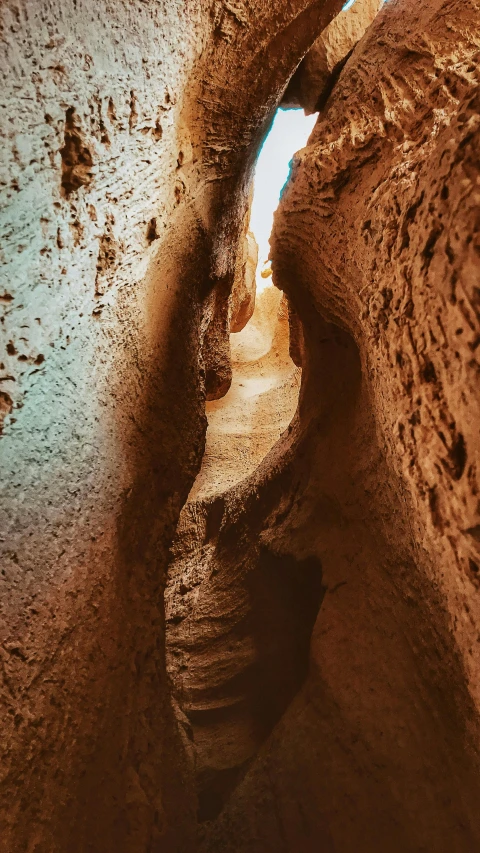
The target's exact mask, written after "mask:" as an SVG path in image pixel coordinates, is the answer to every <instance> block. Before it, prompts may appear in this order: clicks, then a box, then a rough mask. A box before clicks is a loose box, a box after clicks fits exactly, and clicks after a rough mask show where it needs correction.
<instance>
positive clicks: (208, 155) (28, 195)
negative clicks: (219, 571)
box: [0, 0, 340, 853]
mask: <svg viewBox="0 0 480 853" xmlns="http://www.w3.org/2000/svg"><path fill="white" fill-rule="evenodd" d="M339 5H340V3H339V2H336V0H325V2H324V0H321V2H320V0H317V2H314V3H311V2H308V0H294V2H293V3H291V2H288V3H287V2H286V0H274V2H269V3H268V4H267V3H259V4H256V5H255V7H251V6H246V5H244V4H243V3H235V4H231V3H227V2H215V3H213V4H204V3H201V2H199V1H197V0H191V2H188V4H185V3H182V2H179V0H178V2H177V0H171V2H170V0H169V2H166V3H160V4H159V3H157V2H153V0H132V2H125V0H118V2H117V0H115V2H108V3H106V2H104V0H101V2H99V3H96V4H92V3H77V0H66V2H62V3H60V2H57V0H52V2H50V3H48V4H45V3H43V2H41V0H15V2H14V0H6V2H5V3H3V4H2V36H1V37H2V58H1V60H0V76H1V81H2V105H1V106H2V110H1V134H2V146H1V155H0V157H1V163H0V180H1V182H2V194H1V199H0V202H1V223H0V227H1V255H0V260H1V264H2V272H1V282H0V312H1V314H2V324H1V327H0V333H1V336H2V344H1V346H2V350H3V352H2V353H1V354H0V380H1V389H0V417H1V420H2V432H1V435H0V455H1V456H0V465H1V473H0V484H1V502H0V554H1V556H0V563H1V576H0V581H1V583H2V596H1V624H2V646H1V647H0V655H1V657H2V667H3V671H2V679H3V687H2V721H3V728H2V750H1V758H0V763H1V776H0V778H1V782H0V802H1V808H0V838H1V842H0V846H1V847H2V849H3V850H5V851H6V852H7V851H8V853H13V851H15V853H16V851H17V850H18V851H20V850H31V851H33V850H35V851H36V853H57V851H58V853H65V851H67V850H68V851H69V853H76V851H79V853H80V851H82V853H83V851H86V850H92V851H95V853H97V851H98V853H105V851H107V850H115V851H118V853H127V851H128V853H130V851H132V853H133V851H135V853H138V851H139V850H147V849H150V850H155V851H159V850H161V851H166V853H174V851H177V850H180V849H182V850H184V849H186V848H187V849H188V847H189V846H190V847H191V846H192V845H193V843H194V841H193V835H194V811H195V801H194V796H193V789H192V788H191V787H190V785H191V777H192V771H191V768H190V766H189V754H188V750H187V749H185V748H184V747H185V741H183V746H182V741H181V740H180V736H179V735H178V733H177V727H176V724H175V720H174V716H173V712H172V710H171V707H170V698H169V689H168V683H167V678H166V673H165V662H164V616H163V588H164V583H165V576H166V564H167V555H168V548H169V545H170V543H171V539H172V536H173V532H174V529H175V526H176V523H177V520H178V515H179V512H180V509H181V507H182V506H183V504H184V502H185V500H186V497H187V494H188V491H189V489H190V487H191V485H192V483H193V480H194V477H195V475H196V473H197V471H198V468H199V465H200V461H201V456H202V452H203V443H204V432H205V416H204V413H203V406H204V398H205V378H206V377H205V370H204V368H203V367H202V364H201V363H200V361H201V358H200V355H199V353H200V347H201V344H202V341H203V343H205V341H206V339H207V338H208V336H207V334H206V331H207V329H208V325H209V322H210V320H211V317H212V313H215V312H216V311H219V312H224V313H223V315H222V316H226V314H225V310H224V305H225V304H226V303H228V298H229V290H230V288H231V284H232V281H233V275H234V267H235V258H236V247H237V241H238V236H239V234H240V233H241V228H242V223H243V221H244V213H245V210H246V207H247V201H248V194H249V189H250V188H249V183H250V175H251V170H252V167H253V162H254V159H255V154H256V151H257V149H258V145H259V143H260V141H261V138H262V136H263V134H264V133H265V132H266V129H267V127H268V122H269V120H270V118H271V115H272V114H273V111H274V109H275V106H276V103H277V102H278V99H279V97H280V93H281V91H282V89H283V88H284V86H285V81H286V80H287V79H288V77H289V76H290V75H291V73H292V70H293V69H294V68H295V66H296V65H297V64H298V61H299V58H300V57H301V56H302V55H303V54H304V53H305V51H306V50H308V48H309V47H310V45H311V43H312V41H313V39H314V38H315V35H316V34H317V33H318V32H319V31H320V30H321V29H322V28H323V27H324V26H325V24H326V23H327V22H328V20H330V18H331V17H332V15H333V14H334V12H335V11H337V10H338V7H339ZM272 52H273V54H275V53H277V52H278V55H279V62H278V64H277V63H275V64H274V65H272V64H271V63H270V62H266V58H267V57H269V56H271V55H272ZM246 69H248V70H246ZM219 291H221V292H219ZM212 294H215V295H214V296H212ZM221 333H222V335H223V336H224V338H225V339H228V333H229V328H228V322H225V323H224V324H223V325H222V326H221ZM222 345H223V344H222V341H219V349H221V346H222ZM212 361H214V359H213V358H212ZM202 369H203V371H204V372H203V379H202V373H201V371H202ZM207 384H208V383H207Z"/></svg>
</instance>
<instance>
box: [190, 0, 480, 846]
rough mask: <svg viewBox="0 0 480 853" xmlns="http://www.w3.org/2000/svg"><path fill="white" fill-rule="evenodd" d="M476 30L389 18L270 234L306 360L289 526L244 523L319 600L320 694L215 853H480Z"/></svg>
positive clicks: (370, 40)
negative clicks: (307, 562)
mask: <svg viewBox="0 0 480 853" xmlns="http://www.w3.org/2000/svg"><path fill="white" fill-rule="evenodd" d="M479 27H480V8H479V4H478V3H477V2H474V1H473V0H471V1H470V2H466V3H464V2H457V0H427V2H425V3H423V4H422V5H419V4H416V3H413V2H410V0H397V2H389V3H387V4H385V6H384V8H383V9H382V11H381V12H380V13H379V15H378V17H377V18H376V20H375V22H374V24H373V25H372V27H371V28H370V30H369V32H368V34H367V35H366V37H365V38H364V39H363V40H362V42H361V43H360V44H359V46H358V47H357V49H356V50H355V51H354V53H353V55H352V57H351V58H350V60H349V61H348V63H347V64H346V66H345V69H344V71H343V72H342V74H341V76H340V79H339V82H338V84H337V85H336V87H335V88H334V89H333V92H332V94H331V97H330V100H329V103H328V104H327V106H326V108H325V111H324V113H323V114H322V115H321V117H320V119H319V121H318V123H317V126H316V128H315V130H314V132H313V134H312V136H311V138H310V141H309V144H308V146H307V148H306V149H305V150H304V151H303V152H301V153H300V154H299V156H298V157H297V160H296V163H295V164H294V168H293V173H292V178H291V181H290V184H289V185H288V187H287V189H286V191H285V193H284V195H283V197H282V202H281V205H280V208H279V211H278V213H277V215H276V220H275V227H274V234H273V247H272V249H273V271H274V278H275V282H276V284H277V285H278V286H281V287H282V288H283V289H284V290H285V291H286V292H287V294H288V296H289V298H290V299H291V301H292V304H293V307H294V309H295V311H296V312H297V314H298V317H299V318H300V320H301V322H302V325H303V333H304V343H305V354H304V357H303V359H302V361H303V371H302V373H303V382H302V392H301V399H300V408H299V416H298V431H297V428H296V429H295V430H294V431H293V432H292V435H291V437H290V441H289V443H288V447H287V448H285V447H283V448H282V447H281V446H277V447H276V448H274V450H273V451H272V456H271V460H270V461H271V464H272V466H273V465H275V464H276V465H277V466H278V474H277V476H278V478H279V479H280V478H284V477H285V476H286V472H287V471H288V472H290V473H289V477H290V486H289V487H287V486H286V484H285V483H284V485H283V488H282V501H283V502H284V506H285V510H284V512H279V513H278V514H277V515H275V516H273V515H269V513H268V511H266V512H265V513H264V515H263V521H262V522H259V518H258V510H257V512H256V514H255V519H256V524H257V525H259V524H260V527H261V532H259V538H260V540H261V541H263V538H264V537H268V542H269V547H270V548H275V550H277V551H281V550H282V549H286V548H287V547H288V551H289V553H290V554H291V555H293V556H294V557H295V558H296V559H297V560H298V559H300V558H302V557H304V556H306V555H308V556H309V558H311V557H314V558H315V559H316V560H317V561H318V562H319V564H320V565H321V567H322V584H323V585H324V587H325V589H326V591H325V595H324V598H323V601H322V604H321V607H320V611H319V614H318V617H317V620H316V623H315V626H314V629H313V633H312V641H311V647H310V667H309V673H308V677H307V680H306V682H305V684H304V686H303V688H302V689H301V690H300V692H299V693H298V695H297V696H296V698H295V700H294V701H293V703H292V704H291V705H290V707H289V708H288V710H287V711H286V713H285V714H284V716H283V718H282V720H281V721H280V723H279V724H278V725H277V726H276V727H275V729H274V731H273V732H272V734H271V736H270V737H269V739H268V740H267V741H266V742H265V743H264V744H263V746H262V747H261V749H260V751H259V753H258V754H257V756H256V758H255V759H254V761H253V762H252V763H251V765H250V767H249V769H248V772H247V773H246V774H245V776H244V778H243V780H242V781H241V783H240V784H239V786H238V787H237V788H236V790H235V791H234V792H233V794H232V795H231V797H230V799H229V801H228V803H227V805H226V807H225V809H224V810H223V812H222V814H221V815H220V817H219V818H218V819H217V821H216V822H215V823H214V824H212V825H211V826H210V827H209V829H208V832H207V834H206V836H205V838H204V842H203V847H202V849H203V850H205V851H208V853H213V851H218V853H220V851H221V853H227V851H235V853H239V851H245V853H246V851H248V853H252V851H253V853H263V851H266V850H268V851H270V850H272V851H273V850H285V851H293V850H302V851H309V853H310V851H314V850H319V849H320V850H336V851H349V853H350V851H351V853H363V851H364V852H365V853H372V851H385V850H388V851H392V853H405V851H420V850H435V851H440V852H441V853H448V851H451V850H453V849H456V850H459V851H462V853H463V851H465V853H467V851H470V850H475V849H477V847H479V845H480V821H479V815H478V808H477V805H476V802H477V800H478V796H479V794H480V772H479V770H480V765H479V744H480V727H479V713H478V711H479V709H478V685H479V683H480V681H479V677H478V649H479V644H478V625H479V614H478V590H477V582H476V574H477V573H476V571H475V569H474V568H472V563H473V565H474V566H475V565H477V562H478V551H477V546H478V536H477V530H478V523H479V522H478V509H479V507H478V486H477V466H478V452H479V434H478V424H479V411H478V407H479V400H480V397H479V382H478V376H479V373H478V364H477V363H476V358H477V352H478V340H479V338H478V332H479V326H478V322H479V317H478V305H477V292H476V287H477V284H476V282H477V280H478V266H479V254H478V246H477V242H478V213H479V195H478V164H479V156H478V155H479V152H478V145H479V141H480V134H479V129H478V112H479V111H478V103H477V101H478V92H479V80H478V43H479ZM272 482H273V481H272ZM255 485H256V486H257V488H258V489H259V499H258V505H257V507H262V495H264V494H265V493H264V491H263V488H264V486H263V485H262V481H261V478H260V476H259V477H258V479H257V480H256V484H255ZM252 488H253V487H252ZM260 513H261V509H260ZM241 523H242V524H247V520H246V518H245V517H242V520H241ZM239 524H240V521H239V520H238V519H237V520H235V525H239ZM228 526H229V520H228V518H227V519H224V521H223V527H222V528H221V531H220V537H222V536H223V537H224V540H227V541H228V539H229V531H228V529H227V528H228ZM233 529H234V524H232V525H231V530H230V536H233Z"/></svg>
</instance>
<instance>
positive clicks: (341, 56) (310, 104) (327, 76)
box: [282, 0, 384, 115]
mask: <svg viewBox="0 0 480 853" xmlns="http://www.w3.org/2000/svg"><path fill="white" fill-rule="evenodd" d="M383 2H384V0H355V3H354V4H353V6H350V7H349V8H348V9H344V10H343V11H342V12H340V14H338V15H337V16H336V18H334V20H333V21H332V22H331V23H330V24H329V25H328V27H325V29H324V30H323V32H322V33H321V34H320V35H319V37H318V39H316V41H315V42H314V44H313V45H312V47H311V48H310V50H309V51H308V53H307V54H306V56H304V58H303V59H302V61H301V63H300V65H299V66H298V68H297V70H296V71H295V74H294V75H293V77H292V78H291V79H290V81H289V84H288V86H287V88H286V90H285V93H284V95H283V98H282V107H283V108H284V109H287V108H290V109H297V108H299V107H302V108H303V109H304V110H305V113H306V114H307V115H311V114H312V113H315V112H318V111H319V110H320V109H321V108H322V105H323V104H324V103H325V101H326V99H327V97H328V95H329V94H330V92H331V90H332V86H333V84H334V83H335V81H336V79H337V77H338V75H339V73H340V71H341V68H342V66H343V65H344V64H345V60H346V59H347V57H348V56H349V54H350V53H351V52H352V50H353V48H354V47H355V45H356V44H357V42H358V41H360V39H361V38H362V36H363V35H364V34H365V32H366V30H367V29H368V27H369V26H370V24H371V23H372V22H373V20H374V19H375V16H376V15H377V13H378V11H379V9H380V8H381V6H382V4H383Z"/></svg>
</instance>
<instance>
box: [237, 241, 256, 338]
mask: <svg viewBox="0 0 480 853" xmlns="http://www.w3.org/2000/svg"><path fill="white" fill-rule="evenodd" d="M257 263H258V246H257V242H256V240H255V237H254V235H253V234H252V232H251V231H248V232H247V234H246V235H245V239H244V242H243V251H242V250H241V249H240V251H239V263H238V272H237V275H236V277H235V281H234V284H233V288H232V292H231V294H230V331H231V332H241V331H242V329H244V328H245V326H246V325H247V323H248V321H249V320H250V319H251V317H252V314H253V312H254V310H255V292H256V284H255V280H256V279H255V277H256V274H257Z"/></svg>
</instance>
